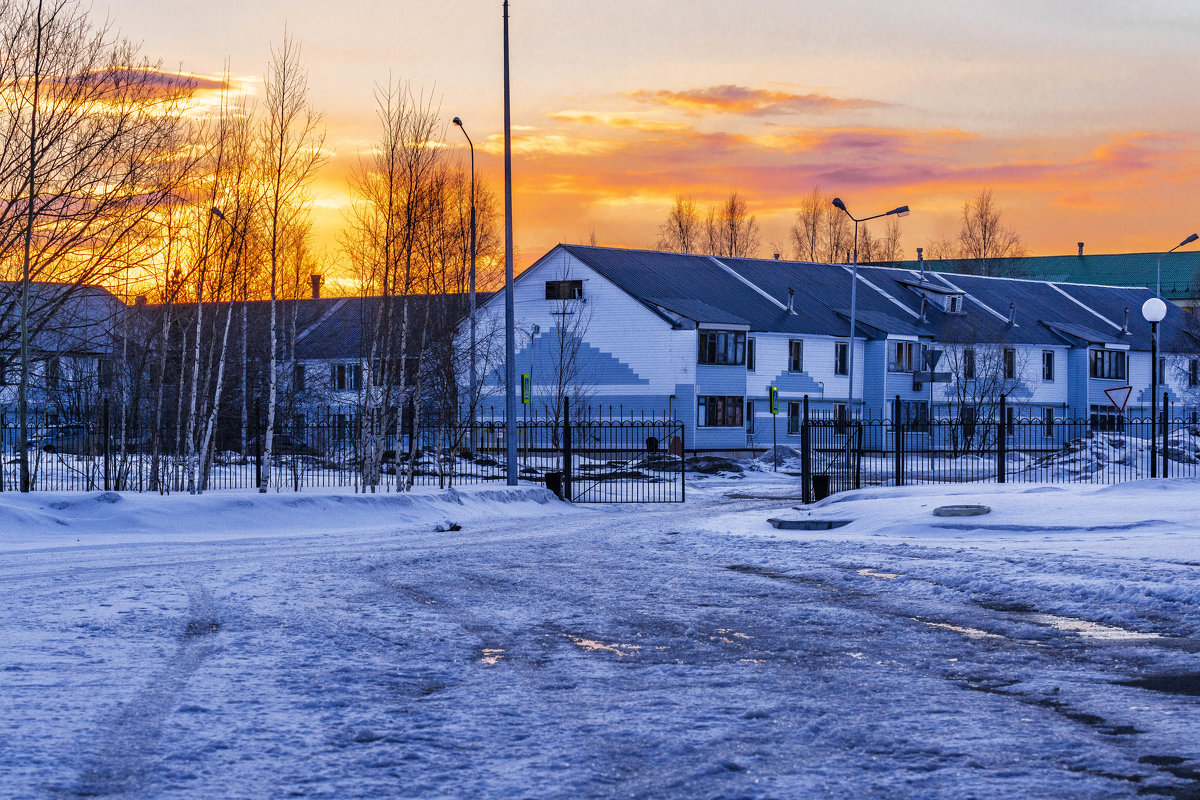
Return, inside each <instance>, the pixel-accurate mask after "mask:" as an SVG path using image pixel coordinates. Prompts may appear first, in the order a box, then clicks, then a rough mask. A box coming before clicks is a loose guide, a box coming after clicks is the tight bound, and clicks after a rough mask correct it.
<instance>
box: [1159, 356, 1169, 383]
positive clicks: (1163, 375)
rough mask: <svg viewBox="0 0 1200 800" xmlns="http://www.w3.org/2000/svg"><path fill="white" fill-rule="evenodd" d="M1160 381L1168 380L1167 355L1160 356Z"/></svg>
mask: <svg viewBox="0 0 1200 800" xmlns="http://www.w3.org/2000/svg"><path fill="white" fill-rule="evenodd" d="M1158 382H1159V383H1166V382H1167V357H1166V356H1159V357H1158Z"/></svg>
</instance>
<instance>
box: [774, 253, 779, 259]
mask: <svg viewBox="0 0 1200 800" xmlns="http://www.w3.org/2000/svg"><path fill="white" fill-rule="evenodd" d="M775 260H776V261H778V260H779V253H776V254H775Z"/></svg>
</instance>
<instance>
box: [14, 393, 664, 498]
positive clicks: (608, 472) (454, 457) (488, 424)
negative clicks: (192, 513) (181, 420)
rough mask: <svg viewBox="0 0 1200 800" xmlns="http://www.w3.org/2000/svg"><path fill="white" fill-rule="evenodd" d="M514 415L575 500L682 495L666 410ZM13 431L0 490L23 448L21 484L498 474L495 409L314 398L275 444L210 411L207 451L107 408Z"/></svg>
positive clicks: (537, 462) (211, 483) (254, 420)
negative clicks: (660, 415) (351, 403)
mask: <svg viewBox="0 0 1200 800" xmlns="http://www.w3.org/2000/svg"><path fill="white" fill-rule="evenodd" d="M563 411H564V413H563V414H562V416H561V418H559V419H545V418H542V419H524V420H518V421H517V424H516V427H515V433H516V439H517V469H518V477H519V478H520V479H521V480H525V481H530V482H535V483H543V484H545V485H546V486H547V487H548V488H551V489H552V490H554V491H555V492H556V493H557V494H559V496H561V497H563V498H565V499H569V500H571V501H573V502H577V503H674V502H682V501H683V500H684V492H685V484H684V466H685V461H684V458H685V457H684V451H683V424H682V423H680V422H679V421H678V420H669V419H630V418H622V417H616V418H600V417H595V418H594V417H591V416H583V417H582V418H574V419H572V418H571V417H570V408H569V405H568V406H567V407H566V408H564V409H563ZM29 422H30V424H29V431H28V434H27V436H28V438H27V440H26V441H25V442H21V441H20V436H19V433H18V428H17V425H16V420H15V419H14V418H13V417H11V416H7V415H5V414H3V412H0V491H15V490H18V489H19V488H20V477H19V475H20V471H19V459H18V457H17V456H18V455H19V453H20V451H21V449H24V450H25V451H26V457H27V463H28V465H29V482H30V489H31V491H54V492H61V491H99V490H104V491H128V492H159V493H169V492H185V491H210V490H218V489H219V490H237V489H242V490H255V489H257V488H259V487H261V486H268V487H270V488H271V490H272V491H276V490H279V491H297V492H299V491H303V490H305V489H311V488H317V487H333V488H344V489H346V490H350V491H368V492H376V491H385V492H386V491H403V490H404V489H406V488H408V487H409V486H437V487H440V488H450V487H452V486H464V485H473V484H497V483H503V482H504V481H505V480H506V478H507V464H506V454H507V443H506V441H505V435H506V429H505V425H504V422H503V421H502V420H477V421H474V422H459V421H439V420H429V421H427V422H426V423H425V424H423V425H421V426H420V427H419V428H418V429H417V430H416V432H415V433H414V432H413V426H412V422H411V420H408V421H402V422H400V423H399V424H393V425H389V423H387V422H386V421H384V420H380V419H374V420H364V418H363V416H362V415H361V414H359V413H356V411H355V409H353V408H333V409H323V410H321V411H320V412H315V411H313V412H310V413H308V414H306V415H305V416H303V417H297V416H293V417H292V418H289V419H287V420H285V421H281V422H280V423H279V424H278V425H277V426H276V428H275V432H274V435H273V437H272V438H273V446H272V450H273V452H272V455H271V456H270V457H266V456H265V455H264V444H265V442H264V441H263V439H264V438H265V437H263V436H262V435H261V431H262V430H263V428H264V427H265V426H264V423H263V420H262V419H260V418H259V415H258V414H251V415H250V417H249V419H248V420H246V421H242V420H239V419H232V418H231V419H229V420H221V422H220V424H219V425H218V426H217V429H218V434H217V435H215V436H214V437H213V439H212V441H211V442H210V444H209V447H208V449H207V451H206V452H197V451H198V449H199V448H198V447H197V446H195V445H192V446H189V444H188V440H187V436H186V431H183V430H176V429H175V428H168V429H164V430H161V431H157V432H152V431H150V430H149V429H147V427H146V426H145V425H142V424H139V422H138V421H137V420H133V419H123V418H121V416H120V414H119V413H116V412H113V411H110V409H108V408H99V409H92V410H91V411H90V412H89V413H86V414H80V415H78V417H77V418H72V419H71V420H64V419H63V418H61V417H54V418H49V417H40V416H32V417H31V418H30V421H29Z"/></svg>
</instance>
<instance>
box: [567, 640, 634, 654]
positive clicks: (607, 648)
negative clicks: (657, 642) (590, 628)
mask: <svg viewBox="0 0 1200 800" xmlns="http://www.w3.org/2000/svg"><path fill="white" fill-rule="evenodd" d="M570 639H571V641H572V642H573V643H574V644H575V645H576V646H577V647H582V648H583V649H584V650H587V651H588V652H592V653H596V652H604V653H615V654H616V655H617V656H618V657H624V656H631V655H633V654H634V653H636V652H637V651H638V650H641V649H642V648H641V647H639V646H638V645H636V644H619V643H618V644H604V643H603V642H597V641H596V640H594V639H584V638H581V637H579V636H571V637H570ZM622 648H624V649H622Z"/></svg>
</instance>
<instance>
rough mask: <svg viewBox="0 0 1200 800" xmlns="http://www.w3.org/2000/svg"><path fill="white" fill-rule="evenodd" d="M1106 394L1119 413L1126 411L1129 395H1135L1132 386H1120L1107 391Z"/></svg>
mask: <svg viewBox="0 0 1200 800" xmlns="http://www.w3.org/2000/svg"><path fill="white" fill-rule="evenodd" d="M1104 393H1105V394H1106V395H1108V400H1109V402H1111V403H1112V404H1113V405H1114V406H1116V407H1117V410H1118V411H1121V412H1124V411H1125V404H1126V403H1128V402H1129V395H1130V394H1132V393H1133V387H1132V386H1118V387H1117V388H1115V389H1105V390H1104Z"/></svg>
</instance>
